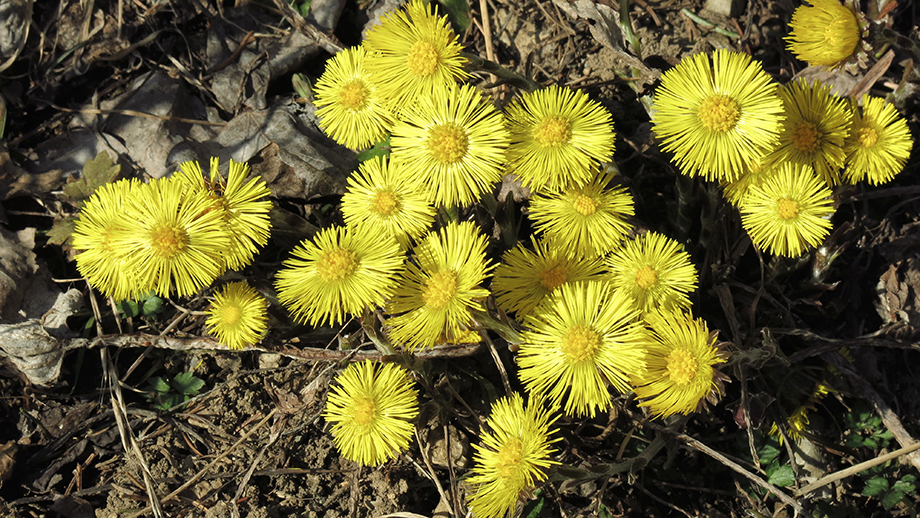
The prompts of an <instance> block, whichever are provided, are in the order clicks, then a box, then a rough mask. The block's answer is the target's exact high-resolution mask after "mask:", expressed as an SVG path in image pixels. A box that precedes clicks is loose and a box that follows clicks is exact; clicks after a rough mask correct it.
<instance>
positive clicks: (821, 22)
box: [786, 0, 871, 72]
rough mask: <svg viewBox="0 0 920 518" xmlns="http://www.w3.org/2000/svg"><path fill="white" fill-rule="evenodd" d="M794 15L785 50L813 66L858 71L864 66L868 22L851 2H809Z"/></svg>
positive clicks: (815, 0) (822, 0)
mask: <svg viewBox="0 0 920 518" xmlns="http://www.w3.org/2000/svg"><path fill="white" fill-rule="evenodd" d="M808 3H809V4H811V5H810V6H807V5H802V6H799V8H798V9H796V10H795V12H794V13H792V22H790V23H789V27H790V28H791V29H792V32H791V33H790V34H789V36H787V37H786V41H787V42H789V45H788V46H787V47H786V48H787V49H788V50H790V51H792V53H793V54H795V55H796V57H798V58H799V59H801V60H802V61H804V62H806V63H808V64H809V65H811V66H824V67H829V68H838V67H846V69H847V70H848V71H850V72H855V71H856V68H857V66H859V67H863V68H864V67H865V66H866V59H867V58H868V56H867V54H866V53H867V51H868V50H871V47H870V46H869V43H868V42H866V41H865V38H866V37H867V36H868V35H869V22H868V21H867V20H866V17H865V16H863V14H862V13H861V12H859V9H858V8H857V7H856V5H855V4H854V3H853V2H852V0H850V1H848V2H847V4H848V5H841V4H840V2H839V1H838V0H808Z"/></svg>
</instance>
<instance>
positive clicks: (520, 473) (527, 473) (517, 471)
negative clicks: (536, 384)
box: [467, 392, 558, 518]
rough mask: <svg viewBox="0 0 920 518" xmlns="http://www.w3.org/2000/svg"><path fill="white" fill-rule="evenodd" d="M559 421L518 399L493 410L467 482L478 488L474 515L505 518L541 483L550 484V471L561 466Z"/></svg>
mask: <svg viewBox="0 0 920 518" xmlns="http://www.w3.org/2000/svg"><path fill="white" fill-rule="evenodd" d="M554 420H555V419H553V418H551V417H550V414H549V412H547V411H546V409H545V408H544V407H543V405H542V404H541V403H540V402H534V401H533V400H531V401H530V402H529V404H528V405H527V406H526V407H525V405H524V398H522V397H521V395H520V394H518V393H516V392H515V393H514V394H512V395H511V396H508V397H504V398H502V399H499V400H498V401H496V402H495V403H494V404H493V405H492V413H491V415H489V418H488V419H487V420H486V425H487V426H488V428H489V429H490V430H491V433H489V432H483V434H482V445H481V446H480V445H478V444H474V445H473V448H475V449H476V453H475V454H474V455H473V461H474V462H475V466H473V469H472V476H470V477H469V478H468V479H467V481H468V482H469V483H470V484H471V485H472V486H473V487H474V490H473V493H472V495H470V496H469V505H470V509H471V510H472V511H473V516H475V517H477V518H499V517H502V516H505V515H506V514H507V513H508V511H511V510H513V509H514V507H515V504H517V502H518V500H519V499H520V498H521V494H522V493H526V492H528V491H531V490H533V489H534V488H535V486H536V485H537V483H538V482H542V481H544V480H546V470H547V469H549V467H550V466H552V465H553V464H558V462H556V461H553V460H551V459H550V458H549V456H550V455H552V454H553V453H555V452H554V450H552V449H551V448H550V445H551V444H552V443H553V442H555V441H553V440H550V438H549V436H550V435H552V434H553V433H554V432H555V430H550V429H549V427H550V426H551V425H552V424H553V421H554Z"/></svg>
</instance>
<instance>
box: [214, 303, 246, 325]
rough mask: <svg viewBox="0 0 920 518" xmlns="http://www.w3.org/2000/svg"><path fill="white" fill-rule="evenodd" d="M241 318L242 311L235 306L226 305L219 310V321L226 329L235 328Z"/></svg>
mask: <svg viewBox="0 0 920 518" xmlns="http://www.w3.org/2000/svg"><path fill="white" fill-rule="evenodd" d="M242 317H243V310H242V309H241V308H240V307H239V306H238V305H236V304H227V305H226V306H224V307H223V308H221V313H220V320H221V322H223V324H224V325H225V326H227V327H233V326H235V325H236V324H237V323H238V322H239V321H240V319H241V318H242Z"/></svg>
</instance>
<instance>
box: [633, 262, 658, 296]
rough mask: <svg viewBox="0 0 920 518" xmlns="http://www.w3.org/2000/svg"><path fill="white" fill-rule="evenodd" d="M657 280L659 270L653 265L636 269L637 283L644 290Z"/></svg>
mask: <svg viewBox="0 0 920 518" xmlns="http://www.w3.org/2000/svg"><path fill="white" fill-rule="evenodd" d="M656 282H658V272H656V271H655V269H654V268H652V267H651V266H649V265H645V266H643V267H642V268H639V269H638V270H636V284H638V285H639V287H640V288H642V289H643V290H647V289H648V288H649V286H652V285H653V284H655V283H656Z"/></svg>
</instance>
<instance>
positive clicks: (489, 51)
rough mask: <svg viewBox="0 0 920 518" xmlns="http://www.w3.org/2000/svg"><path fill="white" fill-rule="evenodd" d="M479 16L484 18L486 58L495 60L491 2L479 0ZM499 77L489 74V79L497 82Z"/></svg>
mask: <svg viewBox="0 0 920 518" xmlns="http://www.w3.org/2000/svg"><path fill="white" fill-rule="evenodd" d="M479 17H480V18H482V37H483V38H484V39H485V41H486V59H488V60H489V61H495V50H494V49H493V47H492V23H491V22H490V21H489V3H488V1H487V0H479ZM496 79H498V78H497V77H495V75H494V74H490V75H489V81H491V82H493V83H494V82H495V80H496Z"/></svg>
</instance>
